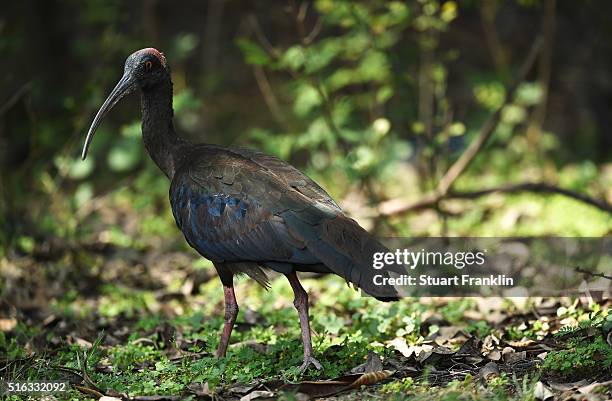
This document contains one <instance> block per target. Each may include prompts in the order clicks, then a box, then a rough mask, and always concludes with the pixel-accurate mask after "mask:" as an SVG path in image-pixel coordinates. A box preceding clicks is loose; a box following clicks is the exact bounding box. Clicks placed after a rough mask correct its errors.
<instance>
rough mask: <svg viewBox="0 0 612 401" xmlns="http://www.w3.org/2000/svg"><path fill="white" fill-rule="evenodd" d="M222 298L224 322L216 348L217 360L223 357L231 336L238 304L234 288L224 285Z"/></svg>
mask: <svg viewBox="0 0 612 401" xmlns="http://www.w3.org/2000/svg"><path fill="white" fill-rule="evenodd" d="M223 296H224V299H225V322H224V323H223V332H222V333H221V340H220V342H219V348H217V353H216V356H217V358H221V357H224V356H225V353H226V351H227V345H228V343H229V340H230V336H231V335H232V329H233V328H234V323H235V322H236V316H238V303H237V302H236V294H234V286H233V285H225V284H224V285H223Z"/></svg>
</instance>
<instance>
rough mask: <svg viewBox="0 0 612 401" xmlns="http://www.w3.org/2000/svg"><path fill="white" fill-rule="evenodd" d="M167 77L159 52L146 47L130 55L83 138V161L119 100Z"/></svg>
mask: <svg viewBox="0 0 612 401" xmlns="http://www.w3.org/2000/svg"><path fill="white" fill-rule="evenodd" d="M168 76H169V71H168V66H167V65H166V57H164V55H163V53H161V52H160V51H159V50H157V49H154V48H152V47H148V48H146V49H141V50H138V51H136V52H134V53H132V54H130V56H129V57H128V58H127V60H125V67H124V69H123V76H122V77H121V79H120V80H119V82H118V83H117V85H116V86H115V88H114V89H113V91H112V92H111V93H110V95H108V97H107V98H106V100H105V101H104V103H103V104H102V107H100V110H98V113H97V114H96V117H95V118H94V120H93V122H92V123H91V127H89V131H88V132H87V138H85V144H84V145H83V153H82V154H81V157H82V158H83V160H84V159H85V157H87V150H88V149H89V145H90V143H91V140H92V138H93V136H94V134H95V132H96V129H97V128H98V126H99V125H100V123H101V122H102V119H103V118H104V116H105V115H106V114H107V113H108V112H109V111H110V110H111V109H112V108H113V107H114V106H115V105H116V104H117V103H119V100H121V99H122V98H123V97H125V96H126V95H129V94H130V93H132V92H134V91H135V90H136V89H141V90H142V89H147V88H152V87H154V86H155V85H158V84H160V83H161V82H164V81H165V80H166V79H167V77H168Z"/></svg>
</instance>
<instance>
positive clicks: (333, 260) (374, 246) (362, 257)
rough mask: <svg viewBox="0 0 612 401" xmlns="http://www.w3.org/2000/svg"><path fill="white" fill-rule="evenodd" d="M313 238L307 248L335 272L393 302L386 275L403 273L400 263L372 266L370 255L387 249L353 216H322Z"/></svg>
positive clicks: (396, 296)
mask: <svg viewBox="0 0 612 401" xmlns="http://www.w3.org/2000/svg"><path fill="white" fill-rule="evenodd" d="M317 237H318V238H317V240H315V241H312V242H310V243H309V244H308V249H309V250H310V252H312V253H313V254H314V255H315V256H316V257H317V258H319V260H321V262H323V263H324V264H325V265H326V266H327V267H328V268H330V269H331V270H332V271H333V272H334V273H336V274H337V275H339V276H341V277H344V278H345V279H346V280H347V281H348V282H350V283H352V284H354V285H356V286H357V287H359V288H360V289H362V290H363V291H364V292H365V293H366V294H368V295H371V296H373V297H375V298H376V299H379V300H381V301H385V302H388V301H397V300H398V299H399V292H398V290H397V288H395V287H394V286H392V285H389V284H388V280H387V279H389V278H392V277H398V276H400V275H402V274H405V273H406V269H405V267H404V266H402V265H399V264H396V263H390V264H385V266H384V267H382V268H379V269H377V268H375V266H374V256H375V254H377V253H387V252H389V250H388V249H387V248H386V247H385V246H384V245H382V244H381V243H380V242H379V241H377V240H376V238H374V237H373V236H372V235H370V234H369V233H368V232H367V231H366V230H364V229H363V228H362V227H361V226H359V224H357V222H355V221H354V220H353V219H351V218H348V217H346V216H344V215H337V216H336V217H334V218H331V219H326V220H325V221H324V222H322V224H321V225H320V226H319V230H318V236H317Z"/></svg>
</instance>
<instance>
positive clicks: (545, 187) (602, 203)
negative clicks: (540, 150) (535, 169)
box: [378, 182, 612, 216]
mask: <svg viewBox="0 0 612 401" xmlns="http://www.w3.org/2000/svg"><path fill="white" fill-rule="evenodd" d="M520 192H534V193H549V194H559V195H564V196H567V197H569V198H572V199H576V200H578V201H580V202H583V203H586V204H588V205H591V206H594V207H596V208H598V209H601V210H603V211H606V212H608V213H612V205H611V204H610V203H608V202H607V201H606V200H604V199H595V198H591V197H589V196H587V195H585V194H581V193H579V192H574V191H571V190H569V189H565V188H560V187H557V186H554V185H550V184H546V183H538V182H525V183H520V184H510V185H504V186H500V187H492V188H486V189H481V190H477V191H460V192H459V191H458V192H448V193H447V194H446V195H444V196H439V195H436V194H435V193H430V194H427V195H425V196H424V197H422V198H421V199H419V200H418V201H415V202H407V201H402V200H400V199H394V200H390V201H386V202H383V203H381V204H380V206H379V208H378V211H379V213H380V214H381V215H385V216H389V215H394V214H398V213H406V212H409V211H413V210H420V209H427V208H433V207H435V206H436V205H437V204H438V203H439V202H440V201H442V200H444V199H476V198H479V197H481V196H485V195H490V194H493V193H520Z"/></svg>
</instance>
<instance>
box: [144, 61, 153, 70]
mask: <svg viewBox="0 0 612 401" xmlns="http://www.w3.org/2000/svg"><path fill="white" fill-rule="evenodd" d="M151 68H153V63H152V62H150V61H145V69H146V70H147V71H149V70H150V69H151Z"/></svg>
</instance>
